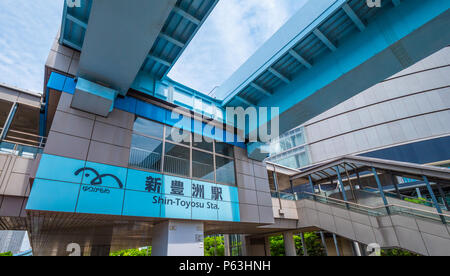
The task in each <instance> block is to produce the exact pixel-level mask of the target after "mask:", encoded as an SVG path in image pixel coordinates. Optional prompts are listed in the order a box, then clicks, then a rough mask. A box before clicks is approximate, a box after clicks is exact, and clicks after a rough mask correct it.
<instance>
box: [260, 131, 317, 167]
mask: <svg viewBox="0 0 450 276" xmlns="http://www.w3.org/2000/svg"><path fill="white" fill-rule="evenodd" d="M270 149H271V154H270V157H269V158H268V159H267V160H268V161H270V162H273V163H276V164H279V165H281V166H285V167H289V168H293V169H299V168H303V167H306V166H308V165H310V164H311V161H310V158H309V154H308V146H307V144H306V138H305V130H304V128H303V127H299V128H296V129H293V130H291V131H289V132H287V133H285V134H283V135H281V136H280V137H279V138H278V139H277V140H275V141H273V142H272V143H271V144H270Z"/></svg>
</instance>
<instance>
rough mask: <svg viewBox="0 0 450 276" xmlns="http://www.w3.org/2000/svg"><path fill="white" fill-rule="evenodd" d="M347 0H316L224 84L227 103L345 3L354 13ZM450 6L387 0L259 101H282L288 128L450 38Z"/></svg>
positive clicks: (261, 103) (266, 103) (431, 1)
mask: <svg viewBox="0 0 450 276" xmlns="http://www.w3.org/2000/svg"><path fill="white" fill-rule="evenodd" d="M346 3H347V1H340V0H336V1H332V0H317V1H310V2H308V4H306V6H305V9H303V10H300V11H299V13H297V14H296V15H294V16H293V18H292V19H291V20H290V21H288V23H287V24H286V25H284V26H283V27H282V28H281V29H280V30H279V32H277V33H276V34H275V35H274V36H273V37H272V38H270V39H269V40H268V42H267V43H266V44H264V45H263V46H262V48H261V49H259V50H258V51H257V52H256V53H255V55H254V56H252V57H251V58H250V59H249V60H248V61H247V62H246V63H245V64H244V65H242V67H241V68H240V69H238V70H237V71H236V72H235V73H234V74H233V75H232V76H231V77H230V78H229V79H228V80H227V81H226V82H225V83H224V84H223V85H222V86H221V87H220V88H219V89H218V90H217V91H216V95H217V96H218V98H219V99H223V104H224V105H227V104H228V103H229V102H230V101H232V100H233V97H234V96H235V95H239V94H240V93H241V92H242V91H244V89H245V88H246V87H247V86H248V85H249V83H250V82H253V81H255V80H257V79H258V77H259V76H261V75H262V74H263V73H264V72H265V71H267V70H268V69H269V68H271V67H272V66H273V65H274V64H275V63H276V62H279V61H280V60H281V59H282V58H283V57H284V56H285V55H286V54H288V53H289V51H290V50H291V49H293V48H295V47H296V45H300V44H299V43H300V42H301V41H302V39H306V38H309V39H310V38H311V34H312V33H313V31H314V30H316V29H318V28H321V29H322V30H326V29H327V28H325V27H323V26H322V25H323V24H324V23H325V22H327V20H328V19H330V18H335V16H336V13H337V12H338V11H341V13H342V14H343V15H344V16H345V17H346V18H347V20H348V21H351V20H350V19H349V18H348V16H347V15H346V14H345V13H344V12H342V7H343V5H345V4H346ZM321 5H323V6H322V8H321V9H319V7H320V6H321ZM449 9H450V2H449V1H440V0H429V1H421V0H409V1H403V2H402V3H401V5H398V6H396V7H395V8H394V5H384V6H383V8H380V10H379V11H378V12H377V13H373V14H374V16H373V17H370V18H369V19H370V20H369V21H368V22H369V23H368V24H367V26H366V28H365V30H364V31H362V32H361V31H359V29H357V28H354V31H353V32H349V33H348V34H347V35H346V36H344V37H343V38H341V39H339V40H337V42H338V44H339V47H338V48H337V50H336V51H335V52H331V53H330V52H328V53H324V54H322V55H321V56H319V57H318V58H316V59H314V64H313V66H312V68H311V69H310V70H302V71H300V72H299V73H297V74H295V75H293V78H292V79H291V82H290V83H289V84H287V83H286V84H285V85H279V86H277V87H275V88H271V91H272V92H273V97H271V98H261V99H259V100H258V102H255V103H256V104H257V105H258V106H266V107H279V108H280V117H279V118H280V120H279V121H280V133H284V132H286V131H288V130H290V129H292V128H294V127H296V126H298V125H301V124H302V123H304V122H306V121H307V120H309V119H311V118H313V117H315V116H317V115H319V114H321V113H322V112H324V111H326V110H328V109H330V108H332V107H334V106H336V105H337V104H339V103H341V102H343V101H345V100H347V99H349V98H351V97H353V96H354V95H356V94H358V93H360V92H362V91H364V90H366V89H368V88H370V87H372V86H373V85H375V84H377V83H379V82H380V81H383V80H384V79H386V78H388V77H390V76H392V75H394V74H396V73H398V72H399V71H401V70H403V69H406V68H407V67H409V66H411V65H412V64H414V63H415V62H417V61H419V60H422V59H423V58H425V57H427V56H429V55H431V54H432V53H434V52H436V51H438V50H440V49H442V48H443V47H445V46H447V45H448V44H450V29H449V28H448V26H449V25H450V11H449ZM311 17H313V18H311ZM303 20H305V22H303ZM302 23H304V25H302ZM299 30H300V31H299ZM330 38H332V37H330ZM310 40H311V39H310ZM311 41H312V42H311V43H316V42H314V41H313V40H311ZM280 44H282V45H280ZM302 45H303V44H302ZM305 46H308V45H304V46H303V47H305ZM399 50H400V51H401V54H400V55H399V54H398V52H399ZM405 57H406V58H405ZM269 123H270V121H268V122H267V124H269ZM252 131H255V129H250V130H249V131H248V133H250V132H252Z"/></svg>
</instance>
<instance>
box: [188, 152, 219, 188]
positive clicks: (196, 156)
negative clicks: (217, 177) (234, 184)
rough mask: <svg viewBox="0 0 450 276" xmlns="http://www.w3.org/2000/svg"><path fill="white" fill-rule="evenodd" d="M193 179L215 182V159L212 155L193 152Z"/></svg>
mask: <svg viewBox="0 0 450 276" xmlns="http://www.w3.org/2000/svg"><path fill="white" fill-rule="evenodd" d="M192 177H194V178H200V179H204V180H210V181H214V157H213V155H212V154H209V153H206V152H202V151H197V150H192Z"/></svg>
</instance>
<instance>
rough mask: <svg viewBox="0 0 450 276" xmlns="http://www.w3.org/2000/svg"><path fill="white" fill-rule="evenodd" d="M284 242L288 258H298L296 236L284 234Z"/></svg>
mask: <svg viewBox="0 0 450 276" xmlns="http://www.w3.org/2000/svg"><path fill="white" fill-rule="evenodd" d="M283 240H284V251H285V253H286V256H297V251H296V250H295V241H294V234H293V233H292V232H285V233H283Z"/></svg>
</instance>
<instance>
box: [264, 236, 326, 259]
mask: <svg viewBox="0 0 450 276" xmlns="http://www.w3.org/2000/svg"><path fill="white" fill-rule="evenodd" d="M304 238H305V243H306V250H307V252H308V256H326V253H325V249H324V248H323V246H322V241H321V239H320V236H319V235H317V234H316V233H304ZM269 242H270V254H271V255H272V256H285V255H286V252H285V250H284V239H283V236H282V235H280V236H274V237H270V238H269ZM294 242H295V249H296V251H297V255H303V245H302V240H301V237H300V236H296V235H294Z"/></svg>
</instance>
